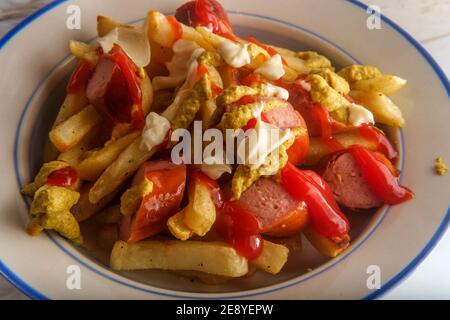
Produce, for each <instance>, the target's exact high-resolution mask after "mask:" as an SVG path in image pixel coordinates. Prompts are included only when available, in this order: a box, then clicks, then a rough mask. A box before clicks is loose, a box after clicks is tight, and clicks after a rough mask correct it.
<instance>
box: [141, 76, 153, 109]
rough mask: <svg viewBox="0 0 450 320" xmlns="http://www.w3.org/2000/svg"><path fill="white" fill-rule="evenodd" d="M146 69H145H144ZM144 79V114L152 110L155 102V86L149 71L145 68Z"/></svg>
mask: <svg viewBox="0 0 450 320" xmlns="http://www.w3.org/2000/svg"><path fill="white" fill-rule="evenodd" d="M143 70H144V69H143ZM144 75H145V77H144V79H142V81H141V92H142V111H143V112H144V115H146V114H147V113H149V112H150V108H151V106H152V103H153V87H152V82H151V81H150V78H149V77H148V75H147V72H145V70H144Z"/></svg>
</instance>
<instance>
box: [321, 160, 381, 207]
mask: <svg viewBox="0 0 450 320" xmlns="http://www.w3.org/2000/svg"><path fill="white" fill-rule="evenodd" d="M323 178H324V179H325V181H327V182H328V184H329V186H330V188H331V190H332V191H333V196H334V198H335V199H336V201H337V202H338V203H339V204H340V205H341V206H343V207H347V208H349V209H370V208H375V207H379V206H381V205H382V202H381V201H380V200H378V199H377V197H376V196H375V195H374V194H373V192H372V191H371V190H370V188H369V186H368V184H367V183H366V181H365V180H364V177H363V176H362V174H361V171H360V170H359V168H358V165H357V164H356V161H355V160H354V159H353V156H352V155H351V154H350V153H349V152H344V153H339V154H337V155H335V156H333V157H332V158H331V159H330V160H329V161H328V163H327V165H326V168H325V171H324V173H323Z"/></svg>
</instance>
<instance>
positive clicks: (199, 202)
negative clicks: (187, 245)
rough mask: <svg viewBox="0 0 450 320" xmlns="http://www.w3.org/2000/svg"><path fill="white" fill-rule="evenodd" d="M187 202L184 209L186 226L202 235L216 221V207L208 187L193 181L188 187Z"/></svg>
mask: <svg viewBox="0 0 450 320" xmlns="http://www.w3.org/2000/svg"><path fill="white" fill-rule="evenodd" d="M188 198H189V204H188V205H187V206H186V208H185V209H184V220H183V222H184V223H185V224H186V226H187V227H188V228H189V229H191V230H192V231H193V232H194V233H195V234H196V235H199V236H204V235H205V234H206V233H207V232H208V231H209V230H210V229H211V227H212V225H213V224H214V221H216V207H215V204H214V201H213V199H212V197H211V192H210V191H209V189H208V187H206V186H205V185H203V184H202V183H198V182H193V183H192V184H191V185H190V188H189V195H188Z"/></svg>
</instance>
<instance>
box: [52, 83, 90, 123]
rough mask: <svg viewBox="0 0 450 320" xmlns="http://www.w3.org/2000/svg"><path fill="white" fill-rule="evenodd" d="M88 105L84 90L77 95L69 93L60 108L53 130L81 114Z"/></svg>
mask: <svg viewBox="0 0 450 320" xmlns="http://www.w3.org/2000/svg"><path fill="white" fill-rule="evenodd" d="M88 103H89V102H88V99H87V98H86V94H85V93H84V90H80V91H78V92H76V93H68V94H67V95H66V98H65V99H64V102H63V104H62V106H61V107H60V108H59V111H58V115H57V116H56V120H55V122H54V123H53V128H54V127H56V126H57V125H58V124H60V123H62V122H64V121H66V120H67V119H69V118H70V117H72V116H73V115H75V114H77V113H78V112H80V111H81V110H82V109H83V108H84V107H86V106H87V104H88Z"/></svg>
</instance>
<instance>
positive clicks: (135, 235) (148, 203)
mask: <svg viewBox="0 0 450 320" xmlns="http://www.w3.org/2000/svg"><path fill="white" fill-rule="evenodd" d="M144 176H145V177H147V179H149V180H150V181H152V182H153V190H152V192H151V193H150V194H149V195H147V196H145V197H144V199H142V202H141V205H140V207H139V209H138V211H137V212H136V214H135V215H134V216H132V217H130V216H126V217H124V218H123V220H122V223H121V230H120V235H121V239H122V240H124V241H127V242H129V243H132V242H136V241H139V240H143V239H145V238H148V237H151V236H153V235H155V234H157V233H159V232H161V231H162V230H163V229H164V228H165V225H166V221H167V219H168V218H169V217H170V216H172V215H173V214H175V213H176V212H177V210H178V208H179V206H180V203H181V200H182V198H183V193H184V188H185V185H186V166H185V165H184V164H182V165H176V164H174V163H172V162H171V161H167V160H157V161H149V162H146V163H144V164H143V165H142V166H141V167H140V169H139V171H138V172H137V173H136V175H135V177H134V179H133V184H137V183H140V182H141V181H142V179H144Z"/></svg>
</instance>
